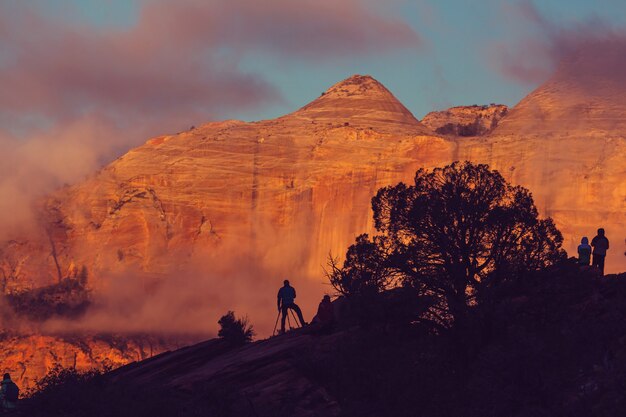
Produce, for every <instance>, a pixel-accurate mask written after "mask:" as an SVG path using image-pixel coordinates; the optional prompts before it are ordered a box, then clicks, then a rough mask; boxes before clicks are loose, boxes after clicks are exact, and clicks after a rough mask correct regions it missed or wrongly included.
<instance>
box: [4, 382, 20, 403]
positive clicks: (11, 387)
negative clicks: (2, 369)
mask: <svg viewBox="0 0 626 417" xmlns="http://www.w3.org/2000/svg"><path fill="white" fill-rule="evenodd" d="M5 390H6V391H5V395H4V398H5V400H7V401H10V402H16V401H17V399H18V397H19V396H20V389H19V387H18V386H17V385H15V382H13V381H9V383H8V384H6V387H5Z"/></svg>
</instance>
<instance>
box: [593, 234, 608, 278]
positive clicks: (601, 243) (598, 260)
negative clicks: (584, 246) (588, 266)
mask: <svg viewBox="0 0 626 417" xmlns="http://www.w3.org/2000/svg"><path fill="white" fill-rule="evenodd" d="M591 246H593V261H592V265H593V266H595V267H597V268H600V274H601V275H604V258H606V251H607V250H608V249H609V239H607V238H606V236H604V229H602V228H600V229H598V234H597V236H596V237H594V238H593V239H592V240H591Z"/></svg>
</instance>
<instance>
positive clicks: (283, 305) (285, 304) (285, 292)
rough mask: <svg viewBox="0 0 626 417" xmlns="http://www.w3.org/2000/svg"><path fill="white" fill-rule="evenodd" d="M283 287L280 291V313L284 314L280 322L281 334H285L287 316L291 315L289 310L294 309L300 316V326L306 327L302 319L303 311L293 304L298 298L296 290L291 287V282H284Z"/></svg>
mask: <svg viewBox="0 0 626 417" xmlns="http://www.w3.org/2000/svg"><path fill="white" fill-rule="evenodd" d="M283 284H284V285H283V287H282V288H281V289H280V290H278V311H280V312H282V316H283V317H282V318H281V320H280V332H281V333H285V320H286V319H287V314H288V313H289V311H288V310H289V309H292V310H293V311H295V312H296V314H297V315H298V320H300V325H301V326H302V327H304V326H305V325H306V322H305V321H304V318H303V317H302V310H300V307H298V305H297V304H296V303H294V302H293V300H295V298H296V289H295V288H293V287H292V286H291V285H289V280H287V279H286V280H285V281H283Z"/></svg>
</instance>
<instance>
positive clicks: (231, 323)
mask: <svg viewBox="0 0 626 417" xmlns="http://www.w3.org/2000/svg"><path fill="white" fill-rule="evenodd" d="M217 323H218V324H219V325H220V330H219V331H218V333H217V335H218V336H219V337H221V338H222V339H224V340H226V341H228V342H230V343H232V344H235V345H240V344H244V343H248V342H250V341H251V340H252V337H253V336H254V329H253V328H252V326H251V325H250V324H248V319H247V318H246V317H244V318H239V319H237V318H235V313H234V312H233V311H229V312H228V313H226V314H224V315H223V316H222V317H221V318H220V319H219V320H218V322H217Z"/></svg>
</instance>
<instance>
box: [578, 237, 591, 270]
mask: <svg viewBox="0 0 626 417" xmlns="http://www.w3.org/2000/svg"><path fill="white" fill-rule="evenodd" d="M590 263H591V246H589V239H588V238H587V237H583V238H582V239H581V241H580V245H578V265H581V266H589V264H590Z"/></svg>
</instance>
